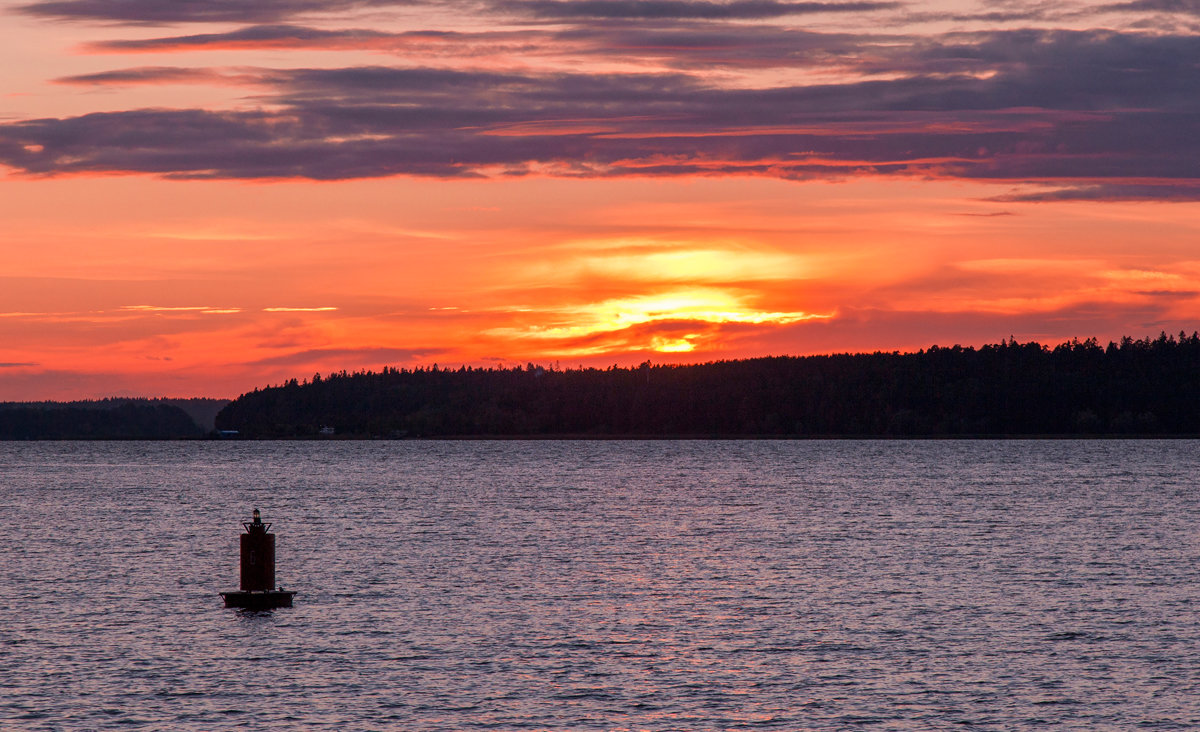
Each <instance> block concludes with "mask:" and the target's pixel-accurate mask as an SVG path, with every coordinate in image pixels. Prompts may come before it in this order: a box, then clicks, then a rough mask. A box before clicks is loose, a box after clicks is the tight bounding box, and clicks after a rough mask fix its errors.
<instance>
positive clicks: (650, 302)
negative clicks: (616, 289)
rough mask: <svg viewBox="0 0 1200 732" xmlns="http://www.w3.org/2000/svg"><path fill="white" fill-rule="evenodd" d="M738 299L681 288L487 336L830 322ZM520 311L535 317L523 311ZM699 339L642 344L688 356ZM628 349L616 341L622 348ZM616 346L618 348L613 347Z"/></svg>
mask: <svg viewBox="0 0 1200 732" xmlns="http://www.w3.org/2000/svg"><path fill="white" fill-rule="evenodd" d="M746 299H747V298H746V297H744V296H739V295H736V294H733V293H730V292H727V291H724V290H720V289H716V288H702V287H696V288H685V289H679V290H673V291H669V292H664V293H658V294H651V295H640V296H634V297H626V298H614V299H610V300H605V301H602V302H598V303H592V304H587V305H582V306H579V307H577V308H574V309H571V310H569V311H559V312H558V313H554V314H550V313H543V314H545V315H548V316H550V317H549V318H548V319H550V320H552V321H555V322H551V323H550V324H532V325H529V326H526V327H524V328H520V327H517V328H512V327H506V328H495V329H492V330H491V331H489V332H488V335H491V336H496V337H502V338H517V339H536V340H557V341H572V340H581V339H587V338H593V337H595V336H598V335H603V334H616V333H619V332H624V331H632V330H634V329H636V328H638V327H644V326H653V325H655V324H664V325H669V324H681V325H682V324H692V325H693V326H694V325H695V324H697V323H701V324H707V325H720V324H725V323H745V324H754V325H764V324H774V325H786V324H789V323H797V322H801V321H806V320H818V319H828V318H832V317H834V314H833V313H809V312H802V311H801V312H779V311H766V310H758V309H755V308H753V307H751V306H750V305H748V304H747V303H746V302H745V301H746ZM523 312H537V311H531V310H529V309H523ZM700 337H701V334H699V333H692V332H689V333H687V334H686V335H663V334H661V333H653V334H648V335H646V336H645V337H644V338H643V339H642V340H643V341H644V342H642V343H641V344H640V347H641V348H649V349H651V350H654V351H659V352H662V353H686V352H689V351H692V350H694V349H695V348H696V344H695V343H694V340H695V339H697V338H700ZM629 345H630V344H629V342H628V340H627V339H622V340H621V341H620V346H619V347H621V348H626V347H628V346H629ZM614 347H618V346H616V345H614ZM605 350H607V349H606V348H604V347H599V348H598V349H597V347H596V346H594V345H593V346H590V347H589V348H588V351H589V352H604V351H605Z"/></svg>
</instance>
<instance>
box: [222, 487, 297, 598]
mask: <svg viewBox="0 0 1200 732" xmlns="http://www.w3.org/2000/svg"><path fill="white" fill-rule="evenodd" d="M242 526H244V527H245V528H246V533H244V534H242V537H241V538H242V583H241V591H239V592H222V593H221V597H223V598H225V607H242V608H249V609H253V610H265V609H268V608H273V607H291V606H292V597H294V596H295V595H296V593H295V592H289V591H286V590H284V589H283V588H282V587H279V588H276V587H275V535H274V534H271V533H268V530H269V529H270V528H271V525H270V524H264V523H263V520H262V514H260V513H259V511H258V509H257V508H256V509H254V518H253V519H252V520H251V521H250V523H248V524H247V523H243V524H242Z"/></svg>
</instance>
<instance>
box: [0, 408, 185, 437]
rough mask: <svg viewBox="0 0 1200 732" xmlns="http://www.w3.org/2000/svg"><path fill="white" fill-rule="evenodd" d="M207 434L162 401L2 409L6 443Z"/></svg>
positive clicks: (1, 424)
mask: <svg viewBox="0 0 1200 732" xmlns="http://www.w3.org/2000/svg"><path fill="white" fill-rule="evenodd" d="M189 401H191V400H189ZM204 433H205V430H203V429H201V427H200V426H199V425H197V424H196V422H195V421H194V420H193V419H192V417H191V416H190V415H189V414H188V413H187V412H186V411H184V410H183V409H182V408H181V407H179V406H175V405H172V404H167V403H164V402H162V401H150V400H102V401H97V402H39V403H12V402H10V403H4V404H0V440H174V439H185V438H196V437H201V436H203V435H204Z"/></svg>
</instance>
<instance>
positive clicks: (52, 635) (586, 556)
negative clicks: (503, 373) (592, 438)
mask: <svg viewBox="0 0 1200 732" xmlns="http://www.w3.org/2000/svg"><path fill="white" fill-rule="evenodd" d="M1198 475H1200V443H1197V442H1191V441H1162V442H1160V441H1088V442H1074V441H996V442H990V441H964V442H956V441H917V442H906V441H863V442H857V441H834V442H808V441H804V442H783V441H780V442H750V441H745V442H740V441H739V442H705V441H695V442H693V441H679V442H673V441H662V442H623V441H612V442H324V443H321V442H278V443H208V442H203V443H201V442H197V443H128V442H126V443H0V560H2V561H0V729H3V730H87V729H96V730H100V729H126V730H128V729H147V730H219V729H228V728H238V727H240V728H248V729H349V730H385V729H397V730H474V729H494V730H740V729H763V730H844V729H872V730H910V729H911V730H931V729H967V730H1011V729H1033V728H1039V727H1049V726H1056V727H1062V728H1074V729H1092V730H1100V729H1111V730H1129V729H1135V728H1145V729H1195V728H1197V727H1200V612H1198V610H1197V609H1198V608H1200V603H1198V602H1197V600H1198V598H1200V570H1198V567H1200V538H1198V534H1197V532H1198V527H1200V492H1198V491H1197V489H1196V486H1195V480H1196V477H1197V476H1198ZM255 507H257V508H260V509H262V511H263V514H264V518H265V520H267V521H269V522H272V523H273V524H274V528H273V531H274V532H275V533H276V534H277V537H278V560H279V570H278V577H279V580H280V582H281V583H282V584H283V585H284V586H285V587H287V588H288V589H294V590H298V591H299V592H300V594H299V596H298V597H297V598H296V606H295V607H294V608H290V609H280V610H276V611H273V612H260V613H251V612H245V611H238V610H229V609H225V608H224V607H222V603H221V598H220V597H219V596H218V595H217V592H218V591H220V590H226V589H234V588H236V586H237V561H238V560H237V552H238V549H237V542H238V534H239V533H240V532H241V525H240V523H241V522H242V521H244V520H248V519H249V514H250V511H251V509H253V508H255Z"/></svg>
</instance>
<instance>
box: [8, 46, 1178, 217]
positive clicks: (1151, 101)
mask: <svg viewBox="0 0 1200 732" xmlns="http://www.w3.org/2000/svg"><path fill="white" fill-rule="evenodd" d="M890 53H891V54H892V58H891V59H890V60H889V62H888V63H887V64H886V66H887V68H890V69H892V70H893V72H896V71H903V72H904V73H902V74H899V75H898V76H897V78H893V79H887V80H865V81H864V80H849V81H846V82H844V83H837V84H819V85H806V86H787V87H776V88H751V89H747V88H728V87H726V86H721V85H717V84H714V83H712V82H710V81H708V80H707V79H706V77H704V76H703V75H694V74H689V73H683V72H680V73H658V74H616V73H610V74H579V73H576V74H553V73H541V74H538V73H528V72H522V73H518V72H484V71H458V70H450V69H437V68H392V67H382V66H381V67H355V68H343V69H292V70H270V69H259V70H254V69H249V70H247V69H241V70H238V74H239V77H238V78H239V80H240V81H241V82H242V83H252V84H256V85H259V86H260V87H262V89H263V90H264V94H263V95H261V96H259V97H257V99H258V100H259V102H260V103H261V104H262V105H263V106H261V107H260V108H257V109H254V110H246V111H231V112H211V111H203V110H136V111H127V112H113V113H104V114H93V115H85V116H82V117H74V118H65V119H41V120H27V121H22V122H16V123H9V124H5V125H0V162H3V163H4V164H7V165H9V166H11V167H13V168H16V169H18V170H21V171H24V172H26V173H30V174H35V175H55V174H67V173H110V172H112V173H117V172H120V173H125V172H138V173H149V174H157V175H162V176H167V177H184V178H309V179H316V180H338V179H347V178H363V177H379V176H390V175H418V176H438V177H460V176H514V175H529V174H535V173H536V174H552V175H564V176H596V177H600V176H630V175H636V176H683V175H734V174H737V175H769V176H777V177H782V178H789V179H808V178H837V177H844V176H852V175H907V176H931V177H950V178H962V179H977V180H990V181H1010V182H1030V183H1046V184H1055V185H1054V186H1051V187H1050V188H1049V189H1048V190H1049V191H1051V192H1049V193H1044V194H1031V195H1040V196H1042V197H1043V198H1048V197H1052V196H1057V197H1059V198H1087V197H1093V198H1094V197H1109V198H1111V197H1120V196H1122V195H1126V196H1134V197H1138V198H1143V197H1152V198H1159V199H1162V200H1194V199H1195V197H1196V190H1197V189H1196V183H1197V179H1198V178H1200V174H1198V173H1197V171H1198V170H1200V165H1198V161H1200V140H1197V138H1196V136H1195V134H1194V131H1195V130H1196V129H1200V68H1197V67H1198V66H1200V39H1196V38H1192V37H1178V36H1175V37H1169V36H1149V35H1147V36H1128V35H1121V34H1116V33H1111V32H1107V31H1105V32H1093V33H1063V32H1056V33H1049V32H1046V33H1032V32H1025V31H1021V32H1012V33H993V34H983V35H969V36H968V35H959V36H953V37H948V38H946V39H943V41H942V42H941V43H938V44H930V43H922V44H911V45H910V46H908V47H907V48H905V49H893V50H892V51H891V52H890ZM879 63H882V62H879ZM948 68H959V69H961V70H960V72H959V73H949V72H947V70H946V69H948ZM984 72H986V73H984ZM203 73H205V72H203V71H192V70H187V71H186V72H181V71H180V70H178V69H172V68H163V67H150V68H143V69H130V70H125V71H122V72H110V73H108V74H106V75H93V76H91V77H76V78H74V79H72V81H74V82H75V83H116V82H121V83H130V82H132V81H136V82H139V83H152V82H153V81H155V79H160V80H162V81H168V82H173V83H174V82H178V81H181V80H188V78H189V76H190V75H197V78H200V79H202V78H203ZM193 80H194V79H193ZM1054 191H1057V193H1055V192H1054Z"/></svg>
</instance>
